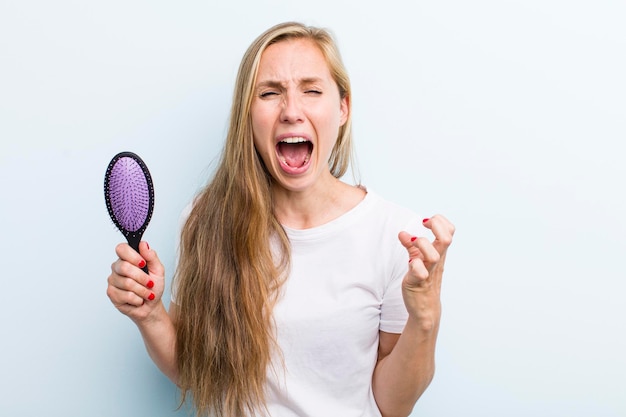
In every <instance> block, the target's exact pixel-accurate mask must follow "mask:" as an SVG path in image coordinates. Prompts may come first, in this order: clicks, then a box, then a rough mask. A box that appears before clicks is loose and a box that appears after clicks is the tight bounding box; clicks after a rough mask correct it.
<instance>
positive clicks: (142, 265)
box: [138, 259, 146, 268]
mask: <svg viewBox="0 0 626 417" xmlns="http://www.w3.org/2000/svg"><path fill="white" fill-rule="evenodd" d="M138 266H139V268H143V267H144V266H146V261H144V260H143V259H142V260H141V261H139V264H138Z"/></svg>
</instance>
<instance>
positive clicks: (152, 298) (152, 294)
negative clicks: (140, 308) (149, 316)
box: [148, 292, 154, 301]
mask: <svg viewBox="0 0 626 417" xmlns="http://www.w3.org/2000/svg"><path fill="white" fill-rule="evenodd" d="M148 300H150V301H152V300H154V293H153V292H151V293H150V295H149V296H148Z"/></svg>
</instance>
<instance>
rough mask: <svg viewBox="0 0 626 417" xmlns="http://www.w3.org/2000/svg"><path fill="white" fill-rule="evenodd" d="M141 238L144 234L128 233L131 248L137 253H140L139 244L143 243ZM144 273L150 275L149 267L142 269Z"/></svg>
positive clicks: (127, 237)
mask: <svg viewBox="0 0 626 417" xmlns="http://www.w3.org/2000/svg"><path fill="white" fill-rule="evenodd" d="M141 236H143V233H128V234H127V235H126V240H127V241H128V244H129V245H130V247H131V248H133V249H135V252H137V253H139V242H141ZM141 270H142V271H143V272H145V273H146V274H147V273H148V265H146V266H144V267H143V268H141Z"/></svg>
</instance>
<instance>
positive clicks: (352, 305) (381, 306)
mask: <svg viewBox="0 0 626 417" xmlns="http://www.w3.org/2000/svg"><path fill="white" fill-rule="evenodd" d="M401 230H405V231H407V232H409V233H412V234H414V235H415V236H425V235H426V234H427V233H428V231H427V230H426V229H425V228H424V227H423V226H422V222H421V219H420V218H419V217H418V216H417V215H415V214H413V213H412V212H410V211H409V210H406V209H404V208H401V207H399V206H397V205H394V204H392V203H389V202H386V201H385V200H383V199H382V198H380V197H379V196H377V195H375V194H373V193H372V192H369V193H368V194H367V195H366V197H365V199H364V200H363V201H362V202H361V203H359V204H358V205H357V206H356V207H355V208H353V209H352V210H350V211H349V212H347V213H345V214H344V215H342V216H341V217H339V218H338V219H335V220H333V221H331V222H329V223H327V224H325V225H323V226H320V227H315V228H312V229H306V230H293V229H289V228H286V232H287V235H288V237H289V240H290V242H291V250H292V252H291V273H290V275H289V278H288V279H287V281H286V282H285V284H284V286H283V288H282V295H281V298H280V299H279V302H278V304H277V305H276V307H275V309H274V318H275V321H276V330H277V338H278V344H279V346H280V348H281V350H282V360H284V362H283V363H284V367H283V365H282V363H281V360H280V359H277V360H276V361H275V369H274V371H275V372H269V373H268V394H269V395H268V410H269V412H270V416H271V417H309V416H310V417H313V416H316V417H317V416H319V417H333V416H341V417H374V416H376V417H380V412H379V410H378V407H377V405H376V402H375V400H374V396H373V393H372V383H371V381H372V374H373V371H374V366H375V364H376V359H377V355H378V335H379V331H380V330H382V331H385V332H389V333H401V332H402V330H403V328H404V325H405V323H406V319H407V312H406V308H405V307H404V302H403V299H402V291H401V284H402V279H403V277H404V275H405V274H406V272H407V271H408V254H407V251H406V249H405V248H404V247H403V246H402V245H401V244H400V242H399V241H398V232H400V231H401Z"/></svg>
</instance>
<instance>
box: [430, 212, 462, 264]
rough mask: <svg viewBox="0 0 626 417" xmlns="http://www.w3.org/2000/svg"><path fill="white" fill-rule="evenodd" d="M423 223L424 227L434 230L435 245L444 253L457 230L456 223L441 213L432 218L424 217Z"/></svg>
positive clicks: (438, 250)
mask: <svg viewBox="0 0 626 417" xmlns="http://www.w3.org/2000/svg"><path fill="white" fill-rule="evenodd" d="M423 224H424V227H426V228H427V229H430V230H431V231H432V232H433V235H434V236H435V240H434V241H433V246H434V247H435V249H437V252H439V253H440V254H441V255H443V254H444V253H445V252H446V250H447V249H448V247H449V246H450V244H451V243H452V237H453V236H454V232H455V227H454V225H453V224H452V223H450V221H448V219H446V218H445V217H444V216H442V215H441V214H437V215H435V216H433V217H431V218H430V219H424V222H423Z"/></svg>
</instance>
